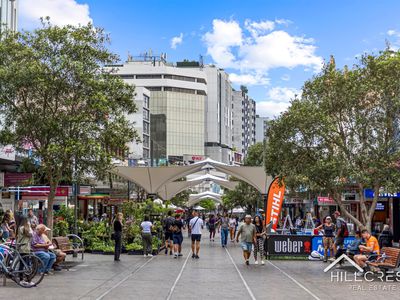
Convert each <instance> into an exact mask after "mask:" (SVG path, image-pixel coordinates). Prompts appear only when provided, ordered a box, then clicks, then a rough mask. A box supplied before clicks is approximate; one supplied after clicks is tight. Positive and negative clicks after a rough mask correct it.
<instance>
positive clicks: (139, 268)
mask: <svg viewBox="0 0 400 300" xmlns="http://www.w3.org/2000/svg"><path fill="white" fill-rule="evenodd" d="M154 258H155V256H153V257H152V258H150V259H149V260H148V261H146V262H145V263H144V264H143V265H141V266H140V267H138V268H137V269H135V270H134V271H133V272H132V273H130V274H129V275H127V276H126V277H125V278H124V279H122V280H121V281H120V282H118V283H117V284H115V285H114V286H112V287H111V288H109V289H108V290H107V291H105V292H104V293H103V294H101V295H100V296H99V297H97V298H96V300H100V299H103V298H104V297H105V296H107V295H108V294H109V293H110V292H111V291H112V290H114V289H115V288H117V287H119V286H120V285H121V284H123V283H124V282H125V281H127V280H128V279H129V277H131V276H132V275H134V274H136V273H137V272H139V271H140V270H141V269H142V268H143V267H145V266H146V265H147V264H148V263H149V262H151V261H152V260H153V259H154Z"/></svg>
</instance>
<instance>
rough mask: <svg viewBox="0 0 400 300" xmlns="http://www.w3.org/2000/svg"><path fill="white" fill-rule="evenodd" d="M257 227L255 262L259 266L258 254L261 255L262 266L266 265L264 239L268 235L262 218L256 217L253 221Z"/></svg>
mask: <svg viewBox="0 0 400 300" xmlns="http://www.w3.org/2000/svg"><path fill="white" fill-rule="evenodd" d="M253 224H254V226H255V227H256V242H255V244H254V260H255V264H256V265H258V260H257V254H258V253H259V254H260V259H261V264H262V265H264V264H265V262H264V239H265V235H266V229H265V226H264V224H263V222H262V220H261V218H260V216H255V217H254V221H253Z"/></svg>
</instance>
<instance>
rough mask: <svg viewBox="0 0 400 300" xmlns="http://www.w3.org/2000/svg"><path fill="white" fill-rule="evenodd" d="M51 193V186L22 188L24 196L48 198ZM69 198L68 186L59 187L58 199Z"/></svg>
mask: <svg viewBox="0 0 400 300" xmlns="http://www.w3.org/2000/svg"><path fill="white" fill-rule="evenodd" d="M49 193H50V187H49V186H28V187H23V188H21V194H22V196H39V197H42V196H44V197H47V196H48V195H49ZM67 196H68V187H67V186H59V187H57V188H56V197H67Z"/></svg>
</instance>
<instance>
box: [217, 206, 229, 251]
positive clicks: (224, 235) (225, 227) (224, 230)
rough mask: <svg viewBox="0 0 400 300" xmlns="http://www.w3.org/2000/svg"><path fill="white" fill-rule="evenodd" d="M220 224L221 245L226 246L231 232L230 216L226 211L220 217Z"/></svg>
mask: <svg viewBox="0 0 400 300" xmlns="http://www.w3.org/2000/svg"><path fill="white" fill-rule="evenodd" d="M219 225H220V226H221V245H222V247H226V244H227V242H228V234H229V217H228V214H227V213H226V212H224V215H223V216H222V217H220V219H219Z"/></svg>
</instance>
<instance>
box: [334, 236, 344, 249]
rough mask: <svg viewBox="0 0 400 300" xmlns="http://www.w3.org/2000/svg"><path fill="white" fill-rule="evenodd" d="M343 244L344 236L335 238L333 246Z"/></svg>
mask: <svg viewBox="0 0 400 300" xmlns="http://www.w3.org/2000/svg"><path fill="white" fill-rule="evenodd" d="M343 245H344V237H337V238H335V246H336V247H338V246H343Z"/></svg>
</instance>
